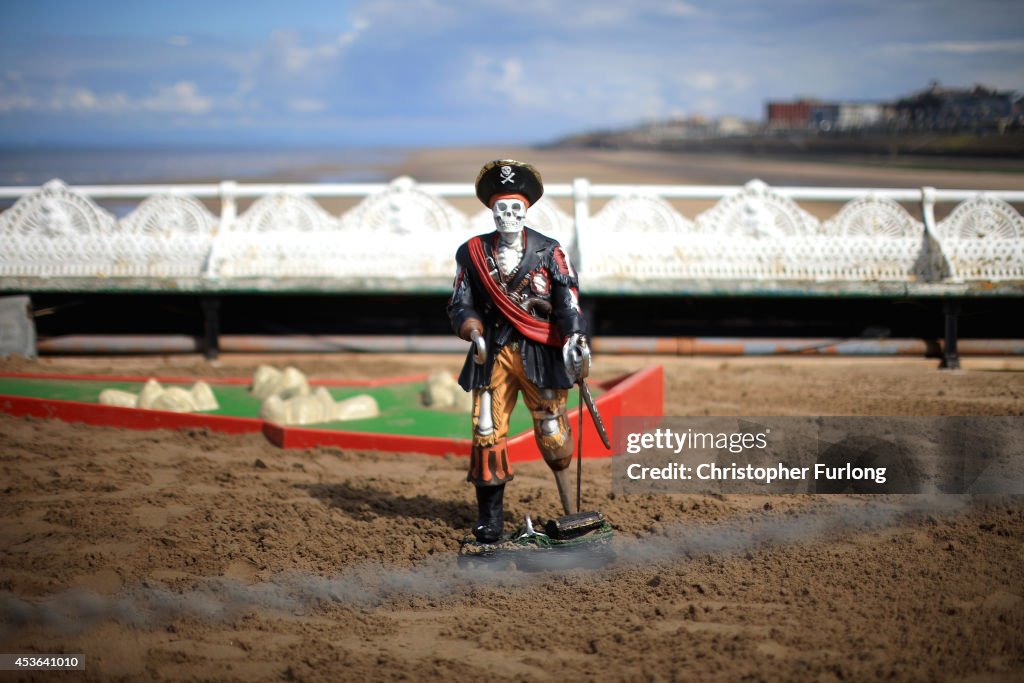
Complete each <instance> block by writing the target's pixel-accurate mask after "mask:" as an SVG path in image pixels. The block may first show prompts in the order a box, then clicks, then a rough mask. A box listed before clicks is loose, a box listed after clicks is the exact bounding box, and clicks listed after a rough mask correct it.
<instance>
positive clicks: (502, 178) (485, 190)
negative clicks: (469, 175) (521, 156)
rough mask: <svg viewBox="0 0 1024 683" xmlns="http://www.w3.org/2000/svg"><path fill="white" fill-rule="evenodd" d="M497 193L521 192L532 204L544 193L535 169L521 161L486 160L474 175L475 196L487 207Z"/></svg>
mask: <svg viewBox="0 0 1024 683" xmlns="http://www.w3.org/2000/svg"><path fill="white" fill-rule="evenodd" d="M499 194H521V195H523V196H524V197H526V201H528V202H529V203H530V206H533V205H534V204H536V203H537V200H538V199H540V197H541V195H543V194H544V181H542V180H541V178H540V173H539V172H538V171H537V169H535V168H534V167H533V166H530V165H529V164H524V163H523V162H521V161H513V160H512V159H497V160H495V161H488V162H487V163H486V164H484V167H483V168H481V169H480V174H479V175H477V177H476V196H477V198H478V199H479V200H480V201H482V202H483V203H484V205H485V206H487V207H488V208H489V207H490V206H491V198H492V197H494V196H495V195H499Z"/></svg>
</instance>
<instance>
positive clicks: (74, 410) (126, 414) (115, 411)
mask: <svg viewBox="0 0 1024 683" xmlns="http://www.w3.org/2000/svg"><path fill="white" fill-rule="evenodd" d="M0 411H3V412H5V413H8V414H10V415H14V416H15V417H26V416H29V417H41V418H46V419H54V420H61V421H63V422H84V423H85V424H91V425H100V426H104V427H121V428H124V429H143V430H145V429H185V428H191V427H206V428H208V429H212V430H213V431H216V432H226V433H228V434H246V433H252V432H258V431H260V430H261V429H262V428H263V420H260V419H258V418H251V417H231V416H229V415H207V414H204V413H172V412H170V411H166V410H139V409H138V408H122V407H120V406H104V405H100V404H98V403H82V402H80V401H60V400H57V399H48V398H31V397H27V396H10V395H0Z"/></svg>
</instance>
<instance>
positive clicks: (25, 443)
mask: <svg viewBox="0 0 1024 683" xmlns="http://www.w3.org/2000/svg"><path fill="white" fill-rule="evenodd" d="M275 358H276V359H277V360H278V361H280V360H281V359H280V358H277V357H275ZM265 360H268V359H266V358H259V357H250V356H228V357H225V358H224V359H223V360H222V361H219V362H218V363H217V364H216V365H212V366H211V365H210V364H209V363H208V362H207V361H204V360H202V359H200V358H198V357H194V356H183V357H177V358H173V357H172V358H148V359H147V358H135V359H116V358H87V359H74V358H67V359H46V360H44V361H41V362H29V361H19V360H8V361H6V362H4V363H2V364H0V369H4V370H9V371H10V370H17V371H26V370H31V371H39V372H61V371H63V372H112V371H121V372H148V373H152V374H157V375H159V374H173V375H182V374H191V375H194V376H200V377H201V376H215V375H217V376H224V375H232V376H245V375H246V373H248V372H251V371H252V369H253V368H254V367H255V365H256V364H258V363H259V362H262V361H265ZM271 360H273V359H271ZM288 361H290V362H292V363H294V364H295V365H296V366H298V367H299V368H301V369H303V370H305V371H308V372H309V373H311V375H313V376H316V377H334V378H338V377H348V378H373V377H380V376H392V375H397V374H402V373H408V372H416V371H431V370H435V369H439V368H444V369H449V370H451V369H455V368H457V367H458V365H459V361H460V359H459V358H457V357H454V356H448V355H417V356H384V355H331V356H305V357H293V358H289V359H288ZM599 361H600V363H599V366H598V367H599V377H607V376H612V375H615V374H617V373H619V372H623V371H629V370H631V369H637V368H639V367H643V366H644V365H647V364H649V363H652V362H656V363H660V364H662V365H664V367H665V370H666V405H665V411H666V414H669V415H702V414H708V413H710V414H778V415H785V414H793V415H802V414H819V413H821V412H828V413H830V414H856V415H881V414H892V415H897V414H930V415H973V414H979V415H980V414H998V415H1007V414H1015V415H1020V414H1021V413H1022V411H1024V365H1022V363H1021V362H1019V361H1016V360H1012V359H1009V360H998V359H965V363H964V365H965V369H964V370H962V371H959V372H938V371H937V370H936V369H935V366H934V361H926V360H913V359H876V360H871V359H862V360H850V359H799V358H796V359H731V360H730V359H699V358H698V359H683V358H656V357H646V356H644V357H641V356H616V357H605V358H602V359H599ZM0 461H2V467H3V473H4V480H5V482H6V483H5V488H4V506H3V511H2V513H0V514H2V524H0V534H2V536H0V549H2V557H3V561H2V567H0V624H2V631H0V636H2V641H0V642H2V645H0V649H2V651H3V652H25V653H31V652H35V653H43V652H65V653H82V654H85V655H86V657H87V661H88V665H87V668H86V670H85V671H84V672H77V673H75V674H74V676H75V679H76V680H90V681H93V680H95V681H110V680H123V681H131V680H140V679H147V680H168V681H172V680H173V681H176V680H218V681H220V680H239V681H242V680H245V681H257V680H259V681H264V680H266V681H270V680H302V681H321V680H322V681H328V680H423V681H435V680H436V681H441V680H451V679H452V678H455V677H473V678H480V677H483V678H488V679H490V680H509V681H512V680H539V681H544V680H567V679H568V680H593V681H606V680H623V681H632V680H644V681H647V680H655V681H657V680H663V681H669V680H694V679H697V680H721V681H727V680H738V679H749V680H764V681H791V680H819V681H839V680H873V679H879V678H885V679H890V680H906V681H914V680H961V681H967V680H970V681H1011V680H1018V679H1019V677H1020V676H1021V674H1022V673H1024V594H1022V592H1021V588H1020V587H1021V586H1022V585H1024V562H1022V559H1024V546H1022V540H1021V539H1024V506H1022V503H1021V500H1020V499H1019V498H1007V497H970V496H943V497H938V498H932V497H926V496H881V497H880V496H855V495H835V496H815V495H808V494H789V495H775V496H753V495H681V494H676V495H664V494H658V495H654V494H652V495H615V494H613V493H612V492H611V485H610V463H609V460H608V459H589V460H588V461H587V464H586V470H585V473H584V479H585V488H584V491H585V494H584V502H585V505H587V506H590V507H596V508H598V509H600V510H602V511H603V512H604V513H605V514H606V515H607V516H608V518H609V519H610V520H611V521H612V522H613V524H614V526H615V528H616V532H617V538H616V548H617V557H616V560H615V562H614V563H613V564H611V565H610V566H608V567H605V568H603V569H598V570H594V569H572V570H569V571H562V572H544V571H542V572H521V571H506V572H497V573H495V572H489V571H474V570H469V569H464V568H460V567H459V566H458V565H457V563H456V560H455V558H456V552H457V549H458V545H459V540H460V539H461V538H462V537H463V536H464V534H465V533H466V530H467V528H468V526H469V525H470V524H471V523H472V521H473V519H474V510H473V505H472V491H471V490H470V488H469V487H468V485H467V484H466V483H465V481H464V468H465V465H466V461H465V459H463V458H452V457H432V456H419V455H399V454H389V453H370V452H348V451H341V450H338V449H313V450H304V451H285V450H279V449H277V448H275V447H274V446H272V445H270V444H269V442H267V441H266V440H265V439H264V438H263V437H262V436H261V435H243V436H236V437H232V436H226V435H221V434H216V433H211V432H207V431H204V430H187V431H181V432H172V431H155V432H132V431H121V430H117V429H113V428H104V427H89V426H84V425H73V424H65V423H60V422H50V421H42V420H34V419H16V418H12V417H9V416H6V415H0ZM556 505H557V498H556V494H555V490H554V486H553V484H552V482H551V481H550V475H549V474H548V472H547V470H546V467H545V466H544V465H543V464H542V463H539V462H532V463H525V464H522V465H520V466H519V468H518V473H517V476H516V479H515V481H513V482H512V483H511V484H510V491H509V496H508V505H507V510H508V515H509V517H510V518H511V519H512V520H515V519H521V518H522V517H523V516H524V515H525V514H527V513H531V514H533V515H534V516H536V515H541V516H550V515H553V514H555V513H556ZM510 523H511V522H510ZM6 675H7V676H11V674H6ZM19 679H21V680H50V678H48V677H47V675H45V674H36V675H34V676H33V675H28V674H23V675H21V676H19Z"/></svg>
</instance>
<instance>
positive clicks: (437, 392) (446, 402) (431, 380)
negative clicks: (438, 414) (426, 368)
mask: <svg viewBox="0 0 1024 683" xmlns="http://www.w3.org/2000/svg"><path fill="white" fill-rule="evenodd" d="M420 401H421V403H422V404H423V405H424V406H426V407H428V408H434V409H436V410H454V411H456V412H460V413H470V412H472V411H473V394H471V393H470V392H468V391H465V390H463V388H462V387H460V386H459V383H458V382H457V381H456V380H455V377H453V376H452V374H451V373H450V372H448V371H447V370H439V371H437V372H434V373H432V374H431V375H430V377H428V378H427V384H426V386H425V387H424V389H423V391H422V393H421V394H420Z"/></svg>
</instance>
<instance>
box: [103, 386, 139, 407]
mask: <svg viewBox="0 0 1024 683" xmlns="http://www.w3.org/2000/svg"><path fill="white" fill-rule="evenodd" d="M138 404H139V396H138V394H133V393H132V392H130V391H122V390H121V389H104V390H103V391H101V392H100V405H104V406H117V407H119V408H136V407H138Z"/></svg>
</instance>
